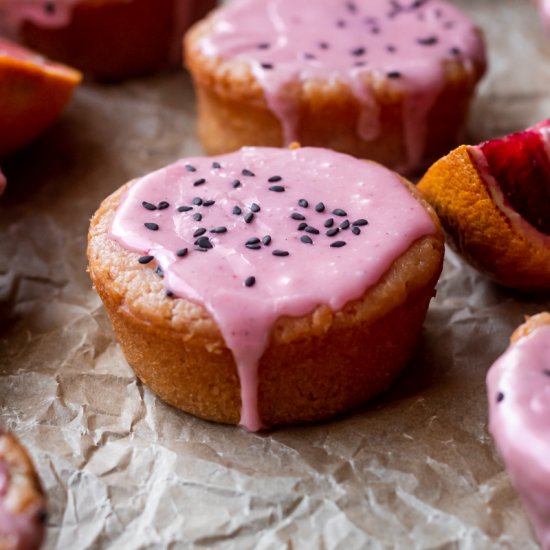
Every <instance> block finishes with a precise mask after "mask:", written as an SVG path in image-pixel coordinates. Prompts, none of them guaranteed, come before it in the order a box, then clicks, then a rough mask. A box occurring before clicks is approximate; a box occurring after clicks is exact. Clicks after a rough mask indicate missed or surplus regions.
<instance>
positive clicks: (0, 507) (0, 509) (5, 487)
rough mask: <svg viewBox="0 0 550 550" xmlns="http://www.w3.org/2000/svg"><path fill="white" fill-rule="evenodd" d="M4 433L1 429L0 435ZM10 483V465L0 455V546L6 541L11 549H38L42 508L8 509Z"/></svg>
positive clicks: (40, 538) (40, 539)
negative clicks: (6, 501)
mask: <svg viewBox="0 0 550 550" xmlns="http://www.w3.org/2000/svg"><path fill="white" fill-rule="evenodd" d="M3 433H4V432H3V431H2V430H1V429H0V437H2V436H3ZM9 485H10V471H9V466H8V464H7V463H6V461H5V460H4V457H2V456H0V546H2V543H3V542H4V543H7V546H6V547H7V548H9V549H10V550H36V549H37V548H39V547H40V545H41V543H42V539H43V538H44V525H43V522H42V521H41V519H40V515H39V512H40V510H38V509H32V510H25V513H20V514H16V513H14V512H12V511H10V510H8V509H6V507H5V505H4V499H5V497H6V494H7V493H8V491H9ZM2 548H3V546H2Z"/></svg>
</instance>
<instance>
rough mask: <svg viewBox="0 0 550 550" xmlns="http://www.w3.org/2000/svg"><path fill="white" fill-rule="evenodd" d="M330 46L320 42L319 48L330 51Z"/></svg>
mask: <svg viewBox="0 0 550 550" xmlns="http://www.w3.org/2000/svg"><path fill="white" fill-rule="evenodd" d="M329 47H330V46H329V45H328V43H327V42H319V48H321V49H322V50H328V49H329Z"/></svg>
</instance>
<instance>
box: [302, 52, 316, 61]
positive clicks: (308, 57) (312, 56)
mask: <svg viewBox="0 0 550 550" xmlns="http://www.w3.org/2000/svg"><path fill="white" fill-rule="evenodd" d="M304 59H308V60H313V59H317V57H315V56H314V55H313V54H312V53H307V52H306V53H305V54H304Z"/></svg>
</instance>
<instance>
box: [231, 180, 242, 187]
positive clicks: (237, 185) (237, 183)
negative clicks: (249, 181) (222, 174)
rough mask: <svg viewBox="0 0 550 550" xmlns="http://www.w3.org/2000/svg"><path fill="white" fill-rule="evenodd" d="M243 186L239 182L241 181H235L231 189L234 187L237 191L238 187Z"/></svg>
mask: <svg viewBox="0 0 550 550" xmlns="http://www.w3.org/2000/svg"><path fill="white" fill-rule="evenodd" d="M241 185H242V183H241V182H240V181H239V180H235V181H234V182H233V183H232V184H231V187H233V189H237V187H240V186H241Z"/></svg>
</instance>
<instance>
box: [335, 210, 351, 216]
mask: <svg viewBox="0 0 550 550" xmlns="http://www.w3.org/2000/svg"><path fill="white" fill-rule="evenodd" d="M332 213H333V214H334V215H335V216H347V215H348V213H347V212H346V211H345V210H342V209H341V208H335V209H334V210H333V211H332Z"/></svg>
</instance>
